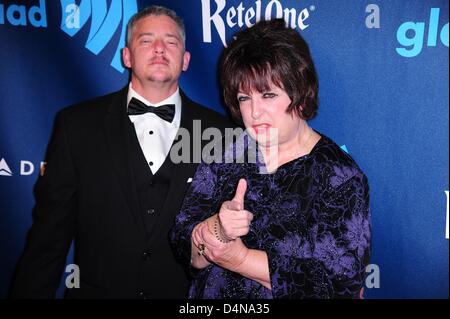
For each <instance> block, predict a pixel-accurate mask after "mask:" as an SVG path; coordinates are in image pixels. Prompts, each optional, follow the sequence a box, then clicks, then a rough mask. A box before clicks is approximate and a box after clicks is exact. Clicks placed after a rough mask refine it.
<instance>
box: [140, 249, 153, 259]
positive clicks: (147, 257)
mask: <svg viewBox="0 0 450 319" xmlns="http://www.w3.org/2000/svg"><path fill="white" fill-rule="evenodd" d="M150 257H151V253H150V252H149V251H144V252H143V253H142V259H143V260H149V259H150Z"/></svg>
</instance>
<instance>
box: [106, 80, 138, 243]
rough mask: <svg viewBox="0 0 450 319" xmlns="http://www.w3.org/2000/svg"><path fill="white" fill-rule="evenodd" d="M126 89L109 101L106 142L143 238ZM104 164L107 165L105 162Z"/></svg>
mask: <svg viewBox="0 0 450 319" xmlns="http://www.w3.org/2000/svg"><path fill="white" fill-rule="evenodd" d="M127 92H128V89H127V88H124V89H123V90H121V91H120V92H118V94H117V95H115V96H114V98H113V99H112V101H111V104H110V105H109V107H108V111H107V114H106V118H105V132H106V142H107V146H108V149H109V152H110V154H109V158H110V159H111V164H112V167H113V170H114V173H115V175H116V177H117V179H118V183H119V184H120V186H121V188H122V192H123V195H124V197H125V199H126V202H127V205H128V208H129V210H130V212H131V214H133V217H134V219H135V221H136V226H137V228H138V230H139V233H140V234H141V235H142V237H143V238H145V229H144V225H143V221H142V217H141V214H139V201H138V197H137V195H136V191H135V182H134V177H133V176H134V174H133V170H132V167H131V161H130V155H129V154H130V151H131V150H130V145H129V134H128V128H127V125H129V123H128V117H127V115H126V102H127ZM105 165H107V164H106V163H105Z"/></svg>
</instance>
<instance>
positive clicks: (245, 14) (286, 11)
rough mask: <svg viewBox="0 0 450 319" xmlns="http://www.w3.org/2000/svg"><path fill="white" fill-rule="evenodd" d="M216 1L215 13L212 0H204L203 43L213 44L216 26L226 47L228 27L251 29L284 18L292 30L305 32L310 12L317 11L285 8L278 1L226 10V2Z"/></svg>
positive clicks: (259, 1) (237, 6) (310, 8)
mask: <svg viewBox="0 0 450 319" xmlns="http://www.w3.org/2000/svg"><path fill="white" fill-rule="evenodd" d="M214 1H215V3H216V10H215V11H214V10H212V8H211V2H212V1H211V0H202V23H203V42H205V43H211V42H212V26H214V27H215V29H216V31H217V33H218V35H219V37H220V40H222V43H223V45H224V46H227V44H226V34H225V30H226V27H228V28H230V29H232V28H234V27H235V26H238V27H239V28H242V27H243V26H244V25H245V26H246V27H247V28H249V27H251V26H253V25H255V24H256V23H257V22H258V21H260V20H261V19H264V20H270V19H272V18H283V19H284V20H285V21H286V23H287V25H288V26H290V27H291V28H293V29H296V28H299V29H300V30H304V29H306V28H307V27H308V26H309V25H308V24H306V20H307V19H308V18H309V13H310V11H314V10H315V9H316V7H315V6H310V7H309V10H308V8H304V9H297V8H284V7H283V4H282V3H281V2H280V1H278V0H272V1H269V2H265V3H264V5H265V6H264V7H263V3H262V1H261V0H257V1H255V3H254V5H253V6H247V7H244V4H243V2H241V3H240V4H238V5H234V6H231V7H230V8H229V9H227V10H225V7H226V5H227V1H226V0H214ZM211 10H212V11H211Z"/></svg>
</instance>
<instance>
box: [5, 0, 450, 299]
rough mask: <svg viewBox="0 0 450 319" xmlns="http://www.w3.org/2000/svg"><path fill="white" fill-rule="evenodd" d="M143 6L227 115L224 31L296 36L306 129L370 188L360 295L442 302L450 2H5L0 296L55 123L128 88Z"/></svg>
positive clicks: (192, 91)
mask: <svg viewBox="0 0 450 319" xmlns="http://www.w3.org/2000/svg"><path fill="white" fill-rule="evenodd" d="M150 4H161V5H165V6H168V7H170V8H172V9H174V10H175V11H177V12H178V13H179V14H180V15H181V16H182V17H183V18H184V20H185V23H186V29H187V48H188V50H189V51H190V52H191V53H192V60H191V64H190V68H189V70H188V71H187V72H186V73H185V74H183V76H182V80H181V87H182V88H183V89H184V90H185V92H186V93H187V94H188V95H189V96H190V97H191V98H192V99H194V100H196V101H198V102H200V103H202V104H204V105H207V106H208V107H210V108H213V109H215V110H217V111H219V112H222V113H223V112H224V109H223V105H222V104H221V99H220V89H219V87H218V85H217V76H216V66H217V61H218V57H219V55H220V53H221V51H222V49H223V48H224V46H225V45H226V44H227V42H228V41H229V40H230V38H231V37H232V36H233V33H234V32H236V31H237V30H239V29H240V28H245V27H247V26H250V25H252V24H254V23H255V22H256V21H257V20H259V19H269V18H271V17H284V18H285V19H286V20H287V22H288V23H289V24H290V25H291V27H293V28H296V29H297V30H298V31H299V32H300V33H301V34H302V35H303V36H304V37H305V38H306V40H307V41H308V43H309V44H310V48H311V51H312V55H313V58H314V60H315V63H316V67H317V71H318V74H319V80H320V92H319V94H320V108H319V115H318V117H317V118H316V119H314V120H313V121H312V122H311V126H312V127H314V128H315V129H317V130H319V131H320V132H322V133H324V134H326V135H328V136H330V137H331V138H333V139H334V140H335V141H336V142H337V143H339V144H340V145H342V147H343V148H344V149H346V150H347V151H348V152H349V153H350V154H351V155H352V156H353V157H354V158H355V160H356V161H357V162H358V163H359V165H360V166H361V168H362V169H363V170H364V171H365V172H366V174H367V175H368V177H369V182H370V187H371V209H372V224H373V247H372V259H371V264H372V265H371V266H370V267H369V268H368V269H367V271H368V274H370V275H371V276H372V277H371V279H372V280H371V281H370V282H369V283H368V285H367V288H366V298H448V295H449V289H448V284H449V278H448V275H449V265H448V259H449V258H448V257H449V250H448V236H449V235H448V214H449V213H448V207H449V193H448V190H449V186H448V185H449V172H448V170H449V140H448V139H449V114H448V111H449V99H448V97H449V96H448V94H449V91H448V86H449V83H448V82H449V65H448V63H449V51H448V45H449V30H448V28H449V23H448V21H449V18H448V15H449V13H448V9H449V8H448V7H449V2H448V0H442V1H439V0H409V1H407V0H374V1H370V0H368V1H365V0H345V1H341V0H279V1H278V0H271V1H270V0H233V1H232V0H186V1H180V0H161V1H144V0H77V1H75V0H29V1H25V0H24V1H21V0H0V297H5V296H6V295H7V291H8V286H9V284H10V279H11V275H12V273H13V270H14V266H15V263H16V262H17V260H18V258H19V256H20V253H21V251H22V248H23V245H24V241H25V236H26V232H27V230H28V228H29V227H30V225H31V221H32V215H31V212H32V207H33V204H34V198H33V194H32V189H33V186H34V184H35V182H36V179H37V176H38V173H39V167H40V165H41V161H43V160H44V154H45V150H46V146H47V143H48V140H49V137H50V132H51V129H52V124H53V119H54V116H55V114H56V112H57V111H58V110H60V109H61V108H63V107H64V106H67V105H70V104H73V103H76V102H80V101H82V100H86V99H89V98H92V97H95V96H99V95H103V94H106V93H109V92H112V91H115V90H118V89H120V88H121V87H123V86H124V85H126V84H127V81H128V71H126V70H124V68H123V66H122V64H121V60H120V56H121V48H122V47H123V45H124V37H125V32H124V30H125V26H126V23H127V21H128V19H129V18H130V16H132V15H133V14H134V13H135V12H136V11H137V10H138V9H140V8H143V7H145V6H146V5H150ZM68 262H70V257H69V261H68Z"/></svg>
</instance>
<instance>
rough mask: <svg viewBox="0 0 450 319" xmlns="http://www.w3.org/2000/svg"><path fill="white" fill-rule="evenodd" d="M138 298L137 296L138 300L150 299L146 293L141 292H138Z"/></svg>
mask: <svg viewBox="0 0 450 319" xmlns="http://www.w3.org/2000/svg"><path fill="white" fill-rule="evenodd" d="M138 296H139V297H140V298H142V299H150V295H149V294H146V293H145V292H143V291H139V292H138Z"/></svg>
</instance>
